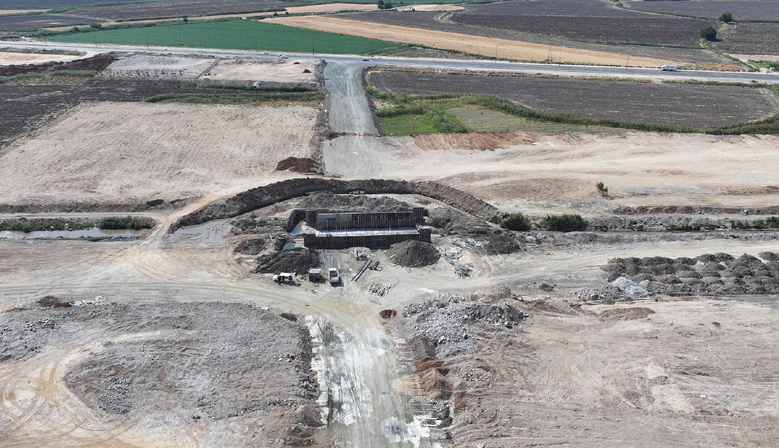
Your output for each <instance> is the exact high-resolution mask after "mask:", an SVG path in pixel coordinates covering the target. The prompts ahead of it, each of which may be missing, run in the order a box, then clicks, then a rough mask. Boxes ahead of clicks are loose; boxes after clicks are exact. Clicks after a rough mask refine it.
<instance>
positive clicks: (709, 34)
mask: <svg viewBox="0 0 779 448" xmlns="http://www.w3.org/2000/svg"><path fill="white" fill-rule="evenodd" d="M701 37H702V38H704V39H706V40H708V41H714V40H717V30H715V29H714V28H712V27H710V26H707V27H706V28H704V29H702V30H701Z"/></svg>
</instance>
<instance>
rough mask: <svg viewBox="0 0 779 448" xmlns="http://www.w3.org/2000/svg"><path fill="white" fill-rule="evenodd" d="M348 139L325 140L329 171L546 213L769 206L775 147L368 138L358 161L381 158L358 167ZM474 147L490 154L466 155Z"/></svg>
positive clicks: (643, 140)
mask: <svg viewBox="0 0 779 448" xmlns="http://www.w3.org/2000/svg"><path fill="white" fill-rule="evenodd" d="M352 139H353V138H351V137H340V138H338V139H336V140H333V141H332V142H329V141H328V142H325V146H324V151H325V152H324V160H325V166H326V167H327V169H328V171H331V172H333V171H334V172H341V173H345V174H346V173H348V175H349V176H355V177H357V176H361V175H370V176H373V177H381V178H387V179H392V178H398V177H402V178H404V179H430V178H434V179H436V180H437V181H439V182H442V183H445V184H448V185H451V186H454V187H456V188H460V189H462V190H465V191H467V192H469V193H472V194H475V195H476V196H478V197H482V198H484V199H486V200H487V201H488V202H490V203H492V204H493V205H497V206H498V208H500V209H503V210H506V211H511V210H515V209H516V210H523V211H528V210H529V209H530V210H536V211H537V212H538V214H541V215H543V214H544V213H548V212H549V210H550V209H557V210H571V208H573V209H579V210H581V211H583V212H586V211H587V210H588V209H596V210H597V209H602V208H606V209H611V208H616V207H619V206H622V205H630V206H662V205H676V206H687V205H692V206H704V205H709V206H715V207H727V206H732V207H738V208H749V207H765V206H766V205H768V203H772V202H774V201H772V199H771V198H773V194H774V191H775V190H774V189H773V187H774V186H775V185H776V182H775V178H774V176H773V174H772V173H773V170H774V169H775V167H774V166H773V164H772V163H770V160H772V159H771V152H772V151H774V149H773V148H775V147H776V145H777V144H779V141H777V139H776V138H775V137H773V136H749V135H744V136H709V135H695V134H687V135H685V134H670V135H666V134H656V133H633V132H629V133H626V134H623V135H612V134H598V133H592V134H590V133H572V134H560V135H549V134H546V133H536V132H520V133H508V134H507V135H506V136H505V137H503V138H496V137H495V136H494V135H493V134H471V135H463V134H450V135H430V136H417V137H393V138H386V137H385V138H375V137H374V138H365V139H363V141H362V142H360V144H359V148H360V149H361V150H362V151H364V153H363V156H362V157H364V159H366V160H368V161H370V160H374V159H375V158H378V157H381V158H382V161H383V162H382V164H381V165H378V164H377V165H369V166H367V167H363V168H362V169H359V168H358V167H356V166H354V165H349V164H348V161H349V160H353V159H354V157H355V156H354V154H352V151H351V150H350V148H351V147H355V146H351V147H350V145H352V144H354V142H353V140H352ZM339 140H340V142H339ZM481 140H485V141H484V142H483V143H482V142H481ZM336 143H337V144H338V146H335V144H336ZM482 145H484V146H485V147H491V148H495V149H494V150H492V151H474V150H473V149H472V148H474V147H477V148H478V147H480V146H482ZM703 148H705V150H704V149H703ZM431 167H435V169H434V174H432V175H431V171H430V170H431ZM363 173H365V174H363ZM368 173H370V174H368ZM561 173H562V174H561ZM597 182H604V183H605V184H606V186H608V187H609V191H610V194H611V195H612V198H611V199H609V200H604V199H602V198H600V195H599V194H598V193H597V191H596V189H595V184H596V183H597Z"/></svg>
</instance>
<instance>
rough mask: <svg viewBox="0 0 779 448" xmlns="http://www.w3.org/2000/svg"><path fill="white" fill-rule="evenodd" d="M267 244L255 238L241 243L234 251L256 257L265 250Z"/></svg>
mask: <svg viewBox="0 0 779 448" xmlns="http://www.w3.org/2000/svg"><path fill="white" fill-rule="evenodd" d="M267 244H268V242H267V241H265V240H264V239H262V238H256V239H253V240H247V241H243V242H241V243H240V244H239V245H238V247H236V248H235V251H236V252H238V253H239V254H244V255H257V254H259V253H260V252H262V251H263V249H265V246H266V245H267Z"/></svg>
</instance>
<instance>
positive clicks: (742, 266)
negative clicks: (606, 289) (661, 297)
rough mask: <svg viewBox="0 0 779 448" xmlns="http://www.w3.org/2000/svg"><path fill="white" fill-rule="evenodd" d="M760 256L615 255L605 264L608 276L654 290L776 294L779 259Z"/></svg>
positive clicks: (658, 291)
mask: <svg viewBox="0 0 779 448" xmlns="http://www.w3.org/2000/svg"><path fill="white" fill-rule="evenodd" d="M759 255H760V257H761V258H763V259H764V260H766V261H767V262H766V263H764V262H763V261H761V260H760V259H759V258H757V257H754V256H752V255H747V254H744V255H742V256H740V257H738V258H734V257H733V256H732V255H729V254H726V253H717V254H705V255H701V256H698V257H695V258H687V257H681V258H675V259H671V258H666V257H646V258H635V257H632V258H615V259H612V260H609V262H608V264H606V265H605V266H602V267H601V269H603V270H604V271H605V272H607V273H608V280H609V281H614V280H617V279H618V278H620V277H626V278H627V279H630V280H632V281H633V282H636V283H637V284H638V286H640V287H643V288H645V289H646V290H648V291H649V292H651V293H668V294H773V293H777V292H779V261H777V258H779V257H777V255H776V254H774V253H772V252H761V253H760V254H759Z"/></svg>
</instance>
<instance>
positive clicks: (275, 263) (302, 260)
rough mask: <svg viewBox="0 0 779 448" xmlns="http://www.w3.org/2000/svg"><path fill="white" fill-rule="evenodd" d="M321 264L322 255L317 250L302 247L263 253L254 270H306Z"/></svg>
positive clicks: (264, 271)
mask: <svg viewBox="0 0 779 448" xmlns="http://www.w3.org/2000/svg"><path fill="white" fill-rule="evenodd" d="M321 265H322V257H321V255H320V254H319V252H318V251H315V250H309V249H305V248H302V247H299V248H295V249H290V250H285V251H283V252H277V253H274V254H268V255H263V256H262V257H260V259H259V266H258V267H257V269H256V271H255V272H259V273H261V274H268V273H279V272H299V273H304V272H308V270H309V269H313V268H318V267H321Z"/></svg>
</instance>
